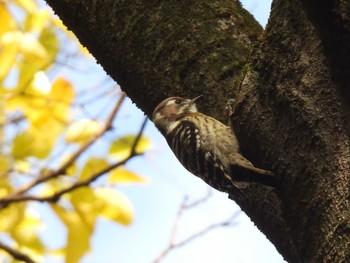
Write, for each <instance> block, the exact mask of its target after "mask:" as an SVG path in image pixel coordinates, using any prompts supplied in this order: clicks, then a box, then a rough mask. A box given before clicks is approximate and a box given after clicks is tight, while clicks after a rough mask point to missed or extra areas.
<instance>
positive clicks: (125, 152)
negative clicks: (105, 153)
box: [109, 135, 151, 159]
mask: <svg viewBox="0 0 350 263" xmlns="http://www.w3.org/2000/svg"><path fill="white" fill-rule="evenodd" d="M135 138H136V136H135V135H125V136H123V137H121V138H118V139H117V140H115V141H114V142H113V143H112V145H111V147H110V148H109V154H110V155H111V156H112V157H115V158H118V159H124V158H127V157H128V156H129V154H130V151H131V147H132V145H133V144H134V142H135ZM150 148H151V141H150V140H149V139H148V138H146V137H143V136H142V137H141V138H140V140H139V142H138V144H137V147H136V153H144V152H145V151H146V150H148V149H150Z"/></svg>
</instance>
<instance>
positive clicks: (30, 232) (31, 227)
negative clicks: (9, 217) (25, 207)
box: [10, 213, 45, 256]
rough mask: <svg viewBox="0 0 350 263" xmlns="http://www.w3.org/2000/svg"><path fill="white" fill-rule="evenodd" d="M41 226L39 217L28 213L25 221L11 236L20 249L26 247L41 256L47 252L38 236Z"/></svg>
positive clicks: (24, 218)
mask: <svg viewBox="0 0 350 263" xmlns="http://www.w3.org/2000/svg"><path fill="white" fill-rule="evenodd" d="M41 226H42V222H41V221H40V219H39V217H38V216H37V215H35V214H34V213H26V214H25V216H24V217H23V220H22V221H21V222H20V223H19V224H17V225H16V227H15V228H12V229H11V231H10V234H11V236H12V238H13V239H14V240H15V241H16V242H17V244H18V245H19V246H20V247H25V248H27V249H29V250H30V251H32V253H34V254H35V255H36V256H39V255H42V254H43V252H44V251H45V246H44V244H43V243H42V242H41V240H40V238H39V235H38V234H39V233H38V229H39V227H41Z"/></svg>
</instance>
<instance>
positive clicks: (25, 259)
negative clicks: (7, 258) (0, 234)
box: [0, 242, 35, 263]
mask: <svg viewBox="0 0 350 263" xmlns="http://www.w3.org/2000/svg"><path fill="white" fill-rule="evenodd" d="M0 249H2V250H4V251H6V252H7V253H8V254H10V255H11V256H12V257H13V258H14V259H17V260H20V261H23V262H26V263H35V261H34V260H33V259H31V258H30V257H29V256H27V255H26V254H23V253H21V252H19V251H17V250H15V249H13V248H12V247H9V246H8V245H5V244H4V243H2V242H0Z"/></svg>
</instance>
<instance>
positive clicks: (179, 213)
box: [153, 189, 240, 263]
mask: <svg viewBox="0 0 350 263" xmlns="http://www.w3.org/2000/svg"><path fill="white" fill-rule="evenodd" d="M211 195H212V191H211V190H210V189H209V191H208V194H207V195H206V196H204V197H203V198H201V199H198V200H196V201H194V202H193V203H190V204H187V203H186V201H187V196H185V197H184V199H183V201H182V202H181V204H180V207H179V209H178V211H177V214H176V217H175V221H174V225H173V229H172V232H171V235H170V240H169V244H168V246H167V247H166V248H165V249H164V250H163V251H162V252H161V253H160V254H159V255H158V256H157V258H156V259H155V260H154V261H153V263H159V262H160V261H161V260H163V258H165V256H166V255H168V254H169V252H170V251H172V250H173V249H175V248H180V247H183V246H185V245H187V244H188V243H190V242H192V241H194V240H195V239H197V238H199V237H201V236H203V235H205V234H207V233H208V232H210V231H211V230H214V229H216V228H219V227H228V226H233V225H235V224H236V223H235V222H234V219H236V218H237V216H238V215H239V213H240V211H236V212H235V213H234V214H233V215H231V216H230V217H229V218H228V219H227V220H224V221H222V222H218V223H214V224H211V225H208V226H207V227H205V228H204V229H202V230H201V231H198V232H196V233H194V234H192V235H191V236H189V237H187V238H185V239H183V240H182V241H179V242H176V241H175V238H176V232H177V229H178V225H179V221H180V218H181V216H182V214H183V212H185V211H186V210H188V209H191V208H194V207H196V206H198V205H200V204H202V203H204V202H206V201H208V199H209V198H210V196H211Z"/></svg>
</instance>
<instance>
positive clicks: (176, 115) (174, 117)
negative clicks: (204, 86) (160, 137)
mask: <svg viewBox="0 0 350 263" xmlns="http://www.w3.org/2000/svg"><path fill="white" fill-rule="evenodd" d="M202 96H203V95H200V96H197V97H195V98H194V99H184V98H181V97H170V98H167V99H165V100H163V101H162V102H161V103H159V104H158V106H157V107H156V108H155V110H154V112H153V114H152V121H153V122H154V124H155V125H156V126H157V127H158V129H160V131H162V132H166V133H169V132H170V131H171V130H172V129H173V128H175V127H176V126H177V124H178V123H179V122H180V120H181V119H182V118H183V117H185V116H186V115H187V114H188V113H190V112H197V107H196V101H197V100H198V99H199V98H201V97H202Z"/></svg>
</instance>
